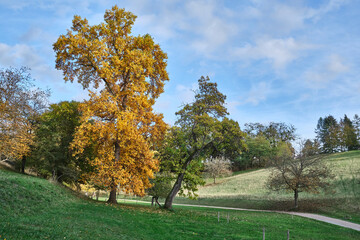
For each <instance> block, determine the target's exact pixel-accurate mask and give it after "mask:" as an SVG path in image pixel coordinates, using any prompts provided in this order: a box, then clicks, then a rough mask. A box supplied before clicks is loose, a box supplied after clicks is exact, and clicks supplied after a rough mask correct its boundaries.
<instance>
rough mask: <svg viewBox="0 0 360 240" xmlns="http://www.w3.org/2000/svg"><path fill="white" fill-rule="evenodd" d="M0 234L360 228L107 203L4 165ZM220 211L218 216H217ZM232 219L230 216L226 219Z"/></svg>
mask: <svg viewBox="0 0 360 240" xmlns="http://www.w3.org/2000/svg"><path fill="white" fill-rule="evenodd" d="M0 196H1V197H0V216H1V218H0V239H5V238H6V239H224V238H225V239H261V237H262V231H263V228H265V231H266V239H279V236H282V237H281V238H283V239H285V238H286V234H287V231H288V230H289V231H290V237H291V239H359V238H360V232H358V231H355V230H351V229H345V228H342V227H338V226H334V225H331V224H326V223H322V222H318V221H314V220H309V219H305V218H301V217H296V216H294V217H292V216H289V215H284V214H272V213H257V212H256V213H255V212H239V211H228V210H211V209H199V208H190V209H184V208H180V207H176V208H175V210H174V211H165V210H159V209H158V208H151V207H145V206H141V205H134V204H131V205H128V204H120V205H118V206H109V205H107V204H104V203H101V202H96V201H92V200H90V199H88V198H84V197H83V196H80V195H78V194H77V193H75V192H71V191H70V190H68V189H66V188H64V187H62V186H59V185H56V184H54V183H51V182H49V181H47V180H44V179H39V178H36V177H32V176H26V175H21V174H18V173H14V172H10V171H6V170H3V169H0ZM218 214H219V216H220V219H219V221H218ZM228 219H229V221H228Z"/></svg>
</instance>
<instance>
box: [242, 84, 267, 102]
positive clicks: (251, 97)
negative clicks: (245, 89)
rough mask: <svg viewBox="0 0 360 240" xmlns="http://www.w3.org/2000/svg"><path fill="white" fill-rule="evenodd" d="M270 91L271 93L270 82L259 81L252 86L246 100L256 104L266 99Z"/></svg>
mask: <svg viewBox="0 0 360 240" xmlns="http://www.w3.org/2000/svg"><path fill="white" fill-rule="evenodd" d="M270 93H271V86H270V83H268V82H259V83H257V84H255V85H253V86H252V87H251V90H250V92H249V94H248V97H247V99H246V102H247V103H251V104H253V105H255V106H256V105H258V104H259V103H260V102H262V101H265V100H266V99H267V97H268V95H269V94H270Z"/></svg>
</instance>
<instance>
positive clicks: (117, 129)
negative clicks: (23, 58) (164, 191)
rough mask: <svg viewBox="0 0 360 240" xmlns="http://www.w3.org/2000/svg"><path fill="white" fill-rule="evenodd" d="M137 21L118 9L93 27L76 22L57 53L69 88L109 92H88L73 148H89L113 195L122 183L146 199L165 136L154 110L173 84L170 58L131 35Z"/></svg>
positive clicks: (98, 177) (99, 178) (148, 39)
mask: <svg viewBox="0 0 360 240" xmlns="http://www.w3.org/2000/svg"><path fill="white" fill-rule="evenodd" d="M135 19H136V16H135V15H133V14H132V13H131V12H126V11H125V10H124V9H119V8H118V7H117V6H114V7H113V8H112V9H111V10H107V11H106V12H105V15H104V20H105V22H104V23H101V24H99V25H94V26H89V24H88V22H87V20H86V19H82V18H81V17H79V16H75V17H74V20H73V26H72V28H71V29H72V31H68V33H67V34H66V35H62V36H60V37H59V39H58V40H57V42H56V43H54V45H53V46H54V51H55V52H56V68H57V69H61V70H63V73H64V79H65V81H67V80H70V81H73V80H74V79H75V78H77V80H78V82H79V83H80V84H82V85H83V87H84V88H88V87H89V86H90V85H91V86H94V87H95V88H97V87H99V86H101V84H100V83H103V86H104V89H102V90H101V91H99V93H95V92H89V95H90V100H88V101H86V102H84V103H83V104H82V105H81V109H82V112H83V115H82V120H81V122H82V124H81V126H80V127H79V128H78V129H77V132H76V134H75V138H74V142H73V143H72V148H73V149H74V150H75V151H74V152H75V155H76V154H82V153H83V152H84V149H85V148H86V147H87V146H90V145H92V146H93V147H94V148H95V151H96V156H95V158H94V159H93V161H92V162H91V163H92V165H93V166H94V167H95V172H94V173H93V174H92V175H91V178H92V179H93V181H94V182H99V183H102V185H105V186H107V187H109V188H110V187H112V186H113V185H114V184H115V185H119V184H120V187H121V188H123V189H124V190H125V191H127V192H134V193H136V194H138V195H142V194H144V189H145V188H147V187H149V186H150V182H149V178H152V177H153V172H154V171H157V169H158V165H159V162H158V160H156V159H155V158H154V153H153V151H152V148H153V146H155V145H156V144H157V143H159V141H160V140H161V139H162V138H163V135H164V133H165V130H166V124H165V123H164V122H163V120H162V118H163V116H162V115H161V114H156V113H154V112H153V109H152V106H153V105H154V103H155V99H156V98H157V97H158V96H159V94H160V93H162V92H163V91H164V90H163V87H164V82H165V81H167V80H169V77H168V74H167V71H166V65H167V63H166V59H167V55H166V53H164V52H163V51H162V50H161V48H160V47H159V45H157V44H155V43H154V41H153V39H152V38H151V36H150V35H148V34H147V35H144V36H138V37H133V36H131V35H130V33H131V27H132V25H133V24H134V21H135Z"/></svg>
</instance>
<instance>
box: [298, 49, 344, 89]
mask: <svg viewBox="0 0 360 240" xmlns="http://www.w3.org/2000/svg"><path fill="white" fill-rule="evenodd" d="M349 69H350V68H349V67H348V66H347V65H345V64H344V63H343V61H342V59H341V57H340V56H338V55H331V56H328V57H327V58H326V60H325V61H324V62H323V63H322V64H320V65H319V66H316V67H315V68H312V69H309V70H308V71H306V72H305V74H304V77H303V79H305V82H306V84H307V87H309V88H312V89H325V88H328V87H329V84H330V83H331V82H332V81H334V80H336V79H338V78H339V77H340V76H341V75H342V74H344V73H346V72H348V71H349Z"/></svg>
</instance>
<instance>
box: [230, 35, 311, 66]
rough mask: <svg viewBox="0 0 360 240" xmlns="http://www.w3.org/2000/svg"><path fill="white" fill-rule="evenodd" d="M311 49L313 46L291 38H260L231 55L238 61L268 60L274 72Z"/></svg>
mask: <svg viewBox="0 0 360 240" xmlns="http://www.w3.org/2000/svg"><path fill="white" fill-rule="evenodd" d="M311 48H313V46H311V45H309V44H305V43H301V42H297V41H295V40H294V39H293V38H285V39H281V38H280V39H268V38H260V39H258V40H257V41H256V43H255V44H254V45H251V44H247V45H245V46H244V47H242V48H237V49H235V51H234V52H233V54H234V56H235V57H238V58H240V59H253V60H261V59H265V60H268V61H269V62H270V63H271V64H272V65H273V67H274V68H275V69H276V70H279V69H282V68H284V67H286V65H287V64H289V63H291V62H293V61H294V60H296V59H297V58H299V57H300V55H301V54H300V53H301V51H303V50H307V49H311Z"/></svg>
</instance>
